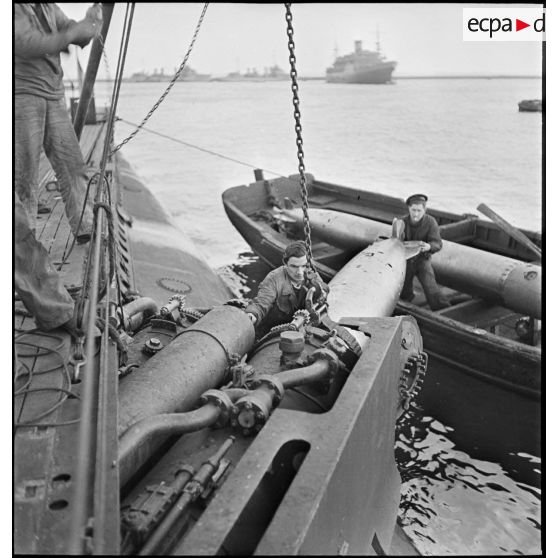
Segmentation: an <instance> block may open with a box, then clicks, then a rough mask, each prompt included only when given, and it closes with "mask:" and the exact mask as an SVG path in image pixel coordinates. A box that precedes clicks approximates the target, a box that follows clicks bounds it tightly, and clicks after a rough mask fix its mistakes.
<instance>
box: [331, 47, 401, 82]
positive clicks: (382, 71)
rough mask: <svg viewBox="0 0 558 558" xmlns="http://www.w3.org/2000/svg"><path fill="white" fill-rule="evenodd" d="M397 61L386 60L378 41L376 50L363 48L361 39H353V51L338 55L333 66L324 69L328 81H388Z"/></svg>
mask: <svg viewBox="0 0 558 558" xmlns="http://www.w3.org/2000/svg"><path fill="white" fill-rule="evenodd" d="M396 65H397V62H394V61H392V60H386V58H385V56H384V55H383V54H381V52H380V42H379V41H377V42H376V50H375V51H371V50H363V48H362V41H355V51H354V52H352V53H351V54H347V55H345V56H338V57H337V58H336V60H335V62H334V63H333V66H331V67H330V68H328V69H327V70H326V81H327V82H329V83H388V82H390V81H391V74H392V72H393V70H395V66H396Z"/></svg>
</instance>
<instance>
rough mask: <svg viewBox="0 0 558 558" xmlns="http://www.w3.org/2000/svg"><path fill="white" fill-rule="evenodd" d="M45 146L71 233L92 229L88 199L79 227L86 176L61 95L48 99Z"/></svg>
mask: <svg viewBox="0 0 558 558" xmlns="http://www.w3.org/2000/svg"><path fill="white" fill-rule="evenodd" d="M44 147H45V152H46V154H47V157H48V160H49V161H50V164H51V165H52V168H53V169H54V173H55V174H56V178H57V179H58V184H59V187H60V192H61V194H62V199H63V200H64V207H65V210H66V216H67V217H68V221H69V223H70V227H71V229H72V233H73V234H74V236H78V234H84V233H91V230H92V228H93V212H92V210H91V202H89V203H88V204H87V205H86V207H85V211H84V214H83V217H82V220H81V226H79V231H78V225H79V219H80V215H81V211H82V208H83V201H84V199H85V192H86V189H87V182H88V178H87V170H86V166H85V162H84V160H83V155H82V153H81V149H80V147H79V143H78V140H77V137H76V134H75V132H74V128H73V126H72V123H71V121H70V118H69V116H68V112H67V110H66V105H65V104H64V100H63V99H59V100H57V101H47V113H46V128H45V141H44ZM93 194H94V192H90V196H89V199H92V197H91V196H92V195H93Z"/></svg>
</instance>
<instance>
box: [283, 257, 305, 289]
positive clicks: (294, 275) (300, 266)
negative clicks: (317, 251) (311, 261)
mask: <svg viewBox="0 0 558 558" xmlns="http://www.w3.org/2000/svg"><path fill="white" fill-rule="evenodd" d="M307 263H308V262H307V261H306V256H300V257H299V258H297V257H296V256H291V257H290V258H289V259H288V260H287V263H286V264H285V268H286V269H287V275H288V276H289V278H290V279H291V281H293V282H295V283H301V282H302V281H303V280H304V272H305V271H306V265H307Z"/></svg>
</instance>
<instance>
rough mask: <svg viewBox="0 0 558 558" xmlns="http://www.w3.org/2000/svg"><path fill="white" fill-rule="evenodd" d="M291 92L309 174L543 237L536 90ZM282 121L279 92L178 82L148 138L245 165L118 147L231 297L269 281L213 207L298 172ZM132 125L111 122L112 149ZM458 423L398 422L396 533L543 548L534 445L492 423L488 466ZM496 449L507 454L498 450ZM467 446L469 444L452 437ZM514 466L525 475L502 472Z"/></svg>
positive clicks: (441, 543) (154, 89)
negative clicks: (488, 212) (260, 180)
mask: <svg viewBox="0 0 558 558" xmlns="http://www.w3.org/2000/svg"><path fill="white" fill-rule="evenodd" d="M165 86H166V84H163V83H151V84H137V83H127V84H126V83H125V84H123V86H122V90H121V97H120V101H119V107H118V111H117V112H118V115H119V116H120V117H122V118H124V119H126V120H130V121H132V122H139V121H140V120H141V119H142V118H143V116H144V115H145V114H146V113H147V111H148V110H149V109H150V108H151V106H152V104H153V103H154V102H155V100H156V99H157V98H158V96H159V94H160V93H161V92H162V91H163V90H164V88H165ZM108 93H109V86H108V84H102V83H101V84H99V85H98V86H97V92H96V94H97V104H98V105H100V104H102V100H103V98H104V97H105V96H106V95H107V94H108ZM300 97H301V105H300V106H301V112H302V127H303V137H304V152H305V161H306V169H307V171H308V172H311V173H313V174H314V175H315V176H316V177H317V178H319V179H321V180H325V181H329V182H334V183H339V184H344V185H348V186H355V187H359V188H363V189H370V190H374V191H380V192H385V193H386V194H391V195H397V196H400V197H402V198H404V197H406V196H407V195H409V194H410V193H414V192H423V193H425V194H427V195H429V196H430V198H431V205H432V206H435V207H439V208H446V209H448V210H451V211H455V212H457V213H476V207H477V206H478V204H480V203H481V202H484V203H486V204H488V205H489V206H490V207H491V208H493V209H494V210H496V211H497V212H498V213H499V214H500V215H502V216H503V217H504V218H505V219H507V220H508V221H510V222H511V223H513V224H514V225H516V226H520V227H524V228H527V229H531V230H539V231H540V230H541V227H542V214H541V211H542V210H541V207H542V186H541V181H542V178H541V157H542V146H541V127H542V119H541V114H540V113H520V112H518V110H517V102H518V101H520V100H521V99H527V98H541V82H540V81H539V80H535V79H532V80H531V79H519V80H513V79H492V80H489V79H482V80H480V79H476V80H467V79H460V80H400V81H399V82H398V83H397V84H395V85H385V86H364V85H333V84H326V83H324V82H302V83H301V84H300ZM292 112H293V109H292V101H291V91H290V84H289V83H288V82H276V83H190V84H186V83H179V84H178V85H176V86H175V88H174V89H173V91H172V92H171V93H170V95H169V97H167V99H166V100H165V102H164V103H163V104H162V106H161V107H160V108H159V109H158V110H157V111H156V112H155V114H154V115H153V117H152V118H151V120H150V121H149V123H148V124H147V127H148V128H152V129H153V130H156V131H159V132H162V133H164V134H166V135H169V136H172V137H173V138H176V139H178V140H181V141H183V142H187V143H189V144H192V145H195V146H198V147H200V148H203V149H207V150H211V151H214V152H217V153H219V154H221V155H224V156H227V157H230V158H233V159H236V160H238V161H241V162H243V163H245V165H242V164H240V163H238V162H232V161H229V160H226V159H224V158H220V157H217V156H215V155H211V154H208V153H204V152H201V151H199V150H196V149H194V148H189V147H186V146H184V145H182V144H179V143H176V142H172V141H170V140H168V139H165V138H161V137H158V136H155V135H153V134H150V133H148V132H140V134H139V135H138V136H137V137H136V138H134V139H133V140H132V141H131V142H130V143H129V144H128V145H127V146H126V147H125V148H124V150H123V153H124V155H125V156H126V157H127V159H128V160H129V161H130V162H131V163H132V164H133V165H134V166H135V168H136V170H137V172H138V174H139V175H140V177H142V178H143V179H144V180H145V183H146V184H147V185H148V186H149V187H150V188H151V190H152V191H153V192H154V193H155V195H156V196H157V197H158V198H159V200H160V201H161V202H162V204H163V205H164V206H165V207H166V208H167V210H168V211H169V212H170V214H171V215H172V216H173V217H174V219H175V221H176V223H177V224H178V226H179V227H181V228H182V229H183V230H184V231H185V232H186V233H187V234H188V235H189V236H190V237H191V238H192V239H193V240H194V241H195V242H196V243H197V245H198V246H199V248H200V249H201V251H202V252H203V253H204V254H205V257H206V258H207V260H208V261H209V263H210V265H212V266H213V267H215V268H220V272H221V274H222V275H223V277H224V278H225V279H226V280H227V281H228V282H229V283H230V284H232V285H233V286H236V287H237V289H238V291H239V292H245V293H246V292H250V288H251V287H253V284H254V282H256V281H257V279H258V278H260V277H261V276H262V275H263V274H264V273H265V271H267V270H265V269H262V267H261V265H260V266H258V262H257V258H254V257H253V256H250V255H249V254H247V253H248V252H249V247H248V246H247V245H246V244H245V242H244V240H243V239H242V238H241V236H240V235H239V234H238V233H237V232H236V230H235V229H234V228H233V227H232V225H230V224H229V222H228V220H227V218H226V216H225V214H224V211H223V209H222V205H221V197H220V196H221V193H222V192H223V191H224V190H225V189H226V188H228V187H230V186H235V185H238V184H247V183H249V182H250V181H251V180H252V178H253V174H252V168H251V167H259V168H263V169H264V170H265V172H264V174H265V176H267V177H269V178H273V177H274V176H275V175H274V174H273V173H278V174H294V173H296V172H297V158H296V146H295V140H294V123H293V118H292ZM132 129H133V128H131V127H130V126H128V125H127V124H124V123H119V124H118V125H117V129H116V140H117V141H119V140H121V139H123V138H124V137H125V136H126V135H128V134H129V133H130V132H131V130H132ZM472 412H473V413H474V409H472ZM467 424H468V423H467V421H466V420H465V419H464V421H463V423H461V424H460V425H459V426H455V425H454V426H450V425H444V424H442V423H441V422H439V421H437V420H435V419H434V418H433V417H432V416H428V415H426V414H425V413H424V412H423V411H422V410H421V409H420V408H419V407H415V408H414V409H413V410H412V413H411V414H410V416H409V417H408V418H407V419H406V420H405V421H404V423H403V424H402V425H401V426H400V431H399V435H398V442H397V447H396V456H397V459H398V463H399V466H400V469H401V472H402V476H403V481H404V482H403V493H402V503H401V508H400V519H401V521H402V524H403V525H404V529H405V531H406V532H407V534H408V535H409V536H410V537H411V539H412V540H413V542H414V544H415V545H416V547H417V548H418V549H419V550H420V551H421V552H422V553H424V554H516V553H523V554H529V553H537V552H539V551H540V521H541V519H540V515H541V511H540V507H541V506H540V490H539V488H537V486H540V469H541V463H540V447H539V448H535V450H533V449H532V448H531V447H529V448H528V450H529V451H525V449H526V448H523V447H520V446H521V443H520V442H519V440H521V439H522V436H519V435H518V436H517V437H514V436H513V433H512V435H511V436H510V433H509V432H504V431H503V430H502V431H499V430H498V429H497V428H495V429H494V431H491V432H490V436H491V437H492V438H493V440H494V443H493V444H492V445H491V447H492V449H493V451H491V455H490V459H487V458H483V455H482V451H481V450H480V449H479V445H476V444H475V443H474V439H475V436H476V435H477V431H476V430H475V426H474V425H472V426H471V427H470V428H467V426H466V425H467ZM503 428H504V429H505V426H504V427H503ZM456 429H459V430H461V432H459V431H457V430H456ZM464 434H466V436H464ZM478 434H479V435H480V434H481V432H480V430H479V431H478ZM486 434H487V432H486V428H484V429H483V432H482V435H483V436H485V437H486ZM504 438H506V439H507V440H508V442H509V439H510V438H511V439H512V442H513V440H517V443H515V444H514V443H511V445H510V443H506V444H503V445H502V446H501V448H500V445H499V440H501V439H504ZM464 439H467V440H471V439H472V440H473V443H467V445H466V446H467V447H460V446H457V445H456V444H455V442H454V441H452V440H459V441H460V443H461V444H464V442H463V440H464ZM535 445H536V444H535ZM537 450H538V451H537ZM499 452H500V453H499ZM495 455H496V457H495ZM510 456H512V457H513V459H514V460H515V461H513V462H514V463H517V462H518V461H521V466H520V467H517V468H515V466H510V465H509V463H510V459H509V458H510ZM526 470H527V471H528V474H527V475H523V474H521V473H522V472H525V471H526Z"/></svg>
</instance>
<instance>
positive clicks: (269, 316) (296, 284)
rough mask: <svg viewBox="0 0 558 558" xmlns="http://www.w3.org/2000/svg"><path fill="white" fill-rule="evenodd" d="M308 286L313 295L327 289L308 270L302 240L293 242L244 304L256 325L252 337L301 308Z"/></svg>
mask: <svg viewBox="0 0 558 558" xmlns="http://www.w3.org/2000/svg"><path fill="white" fill-rule="evenodd" d="M311 287H315V288H316V296H320V295H321V294H327V293H328V292H329V287H328V286H327V285H326V284H325V283H324V282H323V280H322V278H321V277H320V276H319V274H318V273H317V272H314V271H311V270H309V269H308V261H307V255H306V246H305V244H304V242H302V241H297V242H293V243H291V244H289V245H288V246H287V248H286V249H285V252H284V253H283V265H282V266H281V267H278V268H277V269H274V270H273V271H271V272H270V273H268V275H267V276H266V278H265V279H264V280H263V281H262V282H261V284H260V286H259V288H258V294H257V296H255V297H254V298H253V299H252V301H251V302H250V303H249V304H248V306H247V307H246V310H245V311H246V313H247V314H248V317H249V318H250V319H251V320H252V323H253V324H254V326H255V327H256V336H257V337H261V335H263V334H265V333H266V332H267V331H269V329H271V328H272V327H274V326H276V325H279V324H284V323H287V322H290V321H291V320H292V317H293V314H294V313H295V312H296V311H297V310H300V309H302V308H304V305H305V300H306V294H307V293H308V290H309V289H310V288H311Z"/></svg>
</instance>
